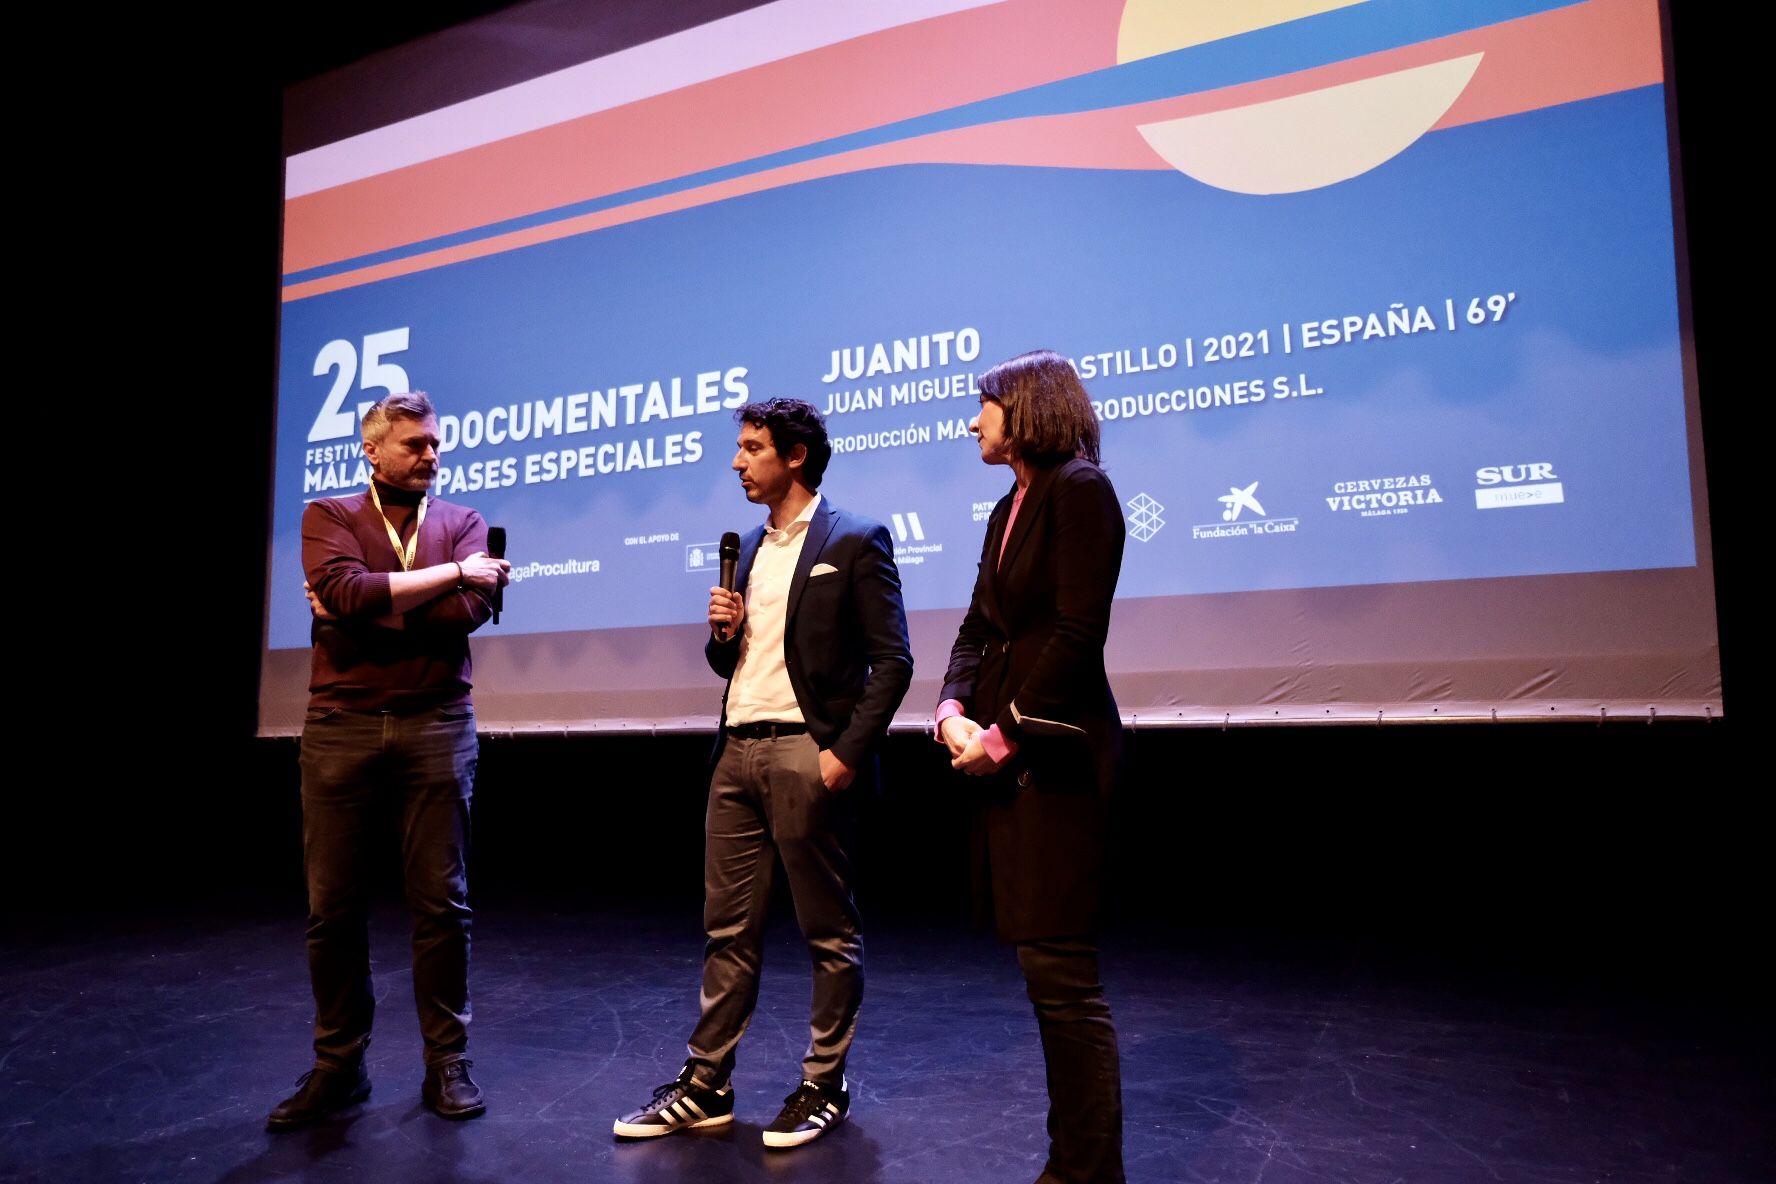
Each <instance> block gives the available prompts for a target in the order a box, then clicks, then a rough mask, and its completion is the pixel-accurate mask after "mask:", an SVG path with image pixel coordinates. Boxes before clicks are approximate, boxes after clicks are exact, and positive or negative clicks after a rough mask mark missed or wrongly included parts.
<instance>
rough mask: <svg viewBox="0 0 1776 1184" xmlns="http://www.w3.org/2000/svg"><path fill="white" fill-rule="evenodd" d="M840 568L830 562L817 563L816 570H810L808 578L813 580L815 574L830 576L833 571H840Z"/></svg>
mask: <svg viewBox="0 0 1776 1184" xmlns="http://www.w3.org/2000/svg"><path fill="white" fill-rule="evenodd" d="M838 570H839V569H838V568H836V567H834V566H833V565H832V564H830V563H816V564H815V565H814V570H813V571H810V572H809V573H808V578H809V579H810V580H811V579H813V578H814V577H815V576H830V575H832V574H833V572H835V571H838Z"/></svg>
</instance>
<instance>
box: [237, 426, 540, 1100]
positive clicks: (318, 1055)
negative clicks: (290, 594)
mask: <svg viewBox="0 0 1776 1184" xmlns="http://www.w3.org/2000/svg"><path fill="white" fill-rule="evenodd" d="M363 438H364V458H365V459H366V460H367V461H368V462H369V464H370V468H371V472H372V481H371V486H370V488H369V489H368V490H366V491H365V492H363V493H360V494H354V495H352V496H350V497H336V498H323V499H321V500H319V501H316V502H313V503H311V504H310V505H309V507H308V509H307V510H306V511H304V513H303V516H302V568H303V571H304V572H305V573H306V575H307V577H308V583H307V589H308V598H309V604H310V607H311V608H312V609H313V611H314V618H315V619H314V625H313V629H312V637H313V640H314V659H313V666H312V672H311V676H310V679H309V700H308V714H307V718H306V720H305V722H304V723H303V726H302V850H303V863H304V865H305V868H306V870H307V876H308V971H309V979H310V982H311V983H312V985H313V987H314V997H315V1023H314V1049H315V1065H314V1068H313V1069H312V1070H310V1071H309V1072H308V1073H306V1074H304V1075H303V1076H302V1078H301V1079H300V1080H299V1081H298V1083H297V1084H298V1088H297V1091H296V1092H295V1093H294V1094H292V1095H291V1096H290V1097H288V1098H286V1099H284V1100H283V1101H282V1102H280V1103H279V1104H278V1106H277V1108H276V1109H274V1110H272V1112H271V1114H270V1115H269V1117H268V1118H267V1119H266V1125H267V1126H268V1127H270V1128H271V1129H272V1130H292V1129H295V1128H297V1127H301V1126H306V1125H308V1124H309V1123H311V1122H315V1121H316V1120H318V1119H321V1118H324V1117H326V1116H327V1115H328V1114H331V1113H333V1112H334V1111H336V1110H340V1109H343V1108H345V1107H347V1106H351V1105H354V1104H356V1103H358V1102H361V1101H363V1100H364V1099H365V1098H366V1097H368V1096H369V1095H370V1078H369V1076H368V1074H367V1073H366V1072H365V1069H364V1049H365V1048H366V1046H368V1045H369V1043H370V1019H371V1013H372V1011H373V1009H374V1006H375V1001H374V998H373V996H372V995H371V991H370V941H369V932H368V925H367V921H368V914H369V908H370V889H371V874H370V859H371V848H372V847H373V846H374V845H375V843H376V840H377V839H379V838H380V837H381V836H380V835H378V834H377V833H375V832H376V830H377V828H376V827H375V825H374V823H375V821H376V819H377V818H378V816H379V815H381V814H382V812H383V811H384V810H385V809H388V808H390V807H392V809H393V811H394V813H395V814H396V816H397V818H398V819H399V826H400V832H401V834H400V838H401V856H402V861H403V866H402V870H403V873H404V877H403V878H404V882H405V884H406V894H407V907H408V909H409V910H410V911H411V912H412V914H413V994H414V998H415V1001H416V1002H417V1004H418V1006H419V1022H420V1030H421V1032H422V1034H423V1036H424V1038H425V1065H426V1072H425V1081H424V1084H423V1086H422V1087H421V1094H422V1096H423V1097H424V1099H425V1103H426V1105H427V1106H429V1107H431V1108H432V1110H434V1111H435V1112H437V1113H438V1114H440V1115H442V1116H443V1117H445V1118H473V1117H474V1116H475V1115H477V1114H480V1113H481V1112H482V1111H483V1110H485V1109H486V1104H485V1102H484V1101H483V1100H482V1096H481V1090H480V1088H479V1087H478V1086H476V1084H475V1082H474V1080H473V1079H472V1078H470V1076H469V1072H468V1070H469V1061H467V1060H466V1059H464V1056H463V1053H464V1050H465V1049H466V1048H467V1045H468V1025H469V987H468V972H469V917H470V913H469V904H468V875H467V870H466V866H465V861H466V856H467V853H468V842H469V798H470V794H471V792H472V790H473V788H474V783H475V761H476V755H477V753H478V751H479V748H478V745H477V741H476V737H475V709H474V706H473V704H472V703H471V702H470V700H469V634H470V633H472V632H473V631H474V630H476V629H477V628H479V627H480V626H481V625H482V623H483V622H485V621H486V620H487V619H488V617H489V616H490V615H491V614H492V611H493V609H492V596H493V592H494V590H495V589H497V588H498V587H499V586H500V585H502V584H504V583H505V582H506V573H507V571H508V570H510V565H509V564H508V563H506V561H505V560H503V559H493V558H490V557H489V556H488V555H487V553H486V552H487V524H486V523H484V522H483V521H482V520H481V515H479V514H477V513H476V512H475V511H473V510H471V509H469V508H467V507H466V506H455V505H451V504H450V503H449V502H445V501H439V500H438V499H437V498H435V497H430V496H428V495H427V493H426V490H427V489H428V488H429V487H430V486H431V483H432V479H433V478H434V477H435V476H436V475H437V471H438V417H437V413H436V412H435V411H434V410H433V409H432V403H431V400H430V399H428V398H427V397H426V396H425V395H424V394H423V393H420V392H417V391H415V392H413V393H410V394H400V395H390V396H389V397H388V398H386V399H383V400H382V401H381V402H379V403H377V404H375V405H374V406H373V407H371V408H370V409H369V410H368V411H366V412H365V413H364V420H363Z"/></svg>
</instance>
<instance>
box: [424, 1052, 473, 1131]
mask: <svg viewBox="0 0 1776 1184" xmlns="http://www.w3.org/2000/svg"><path fill="white" fill-rule="evenodd" d="M474 1063H475V1062H474V1061H467V1060H464V1061H445V1062H444V1063H443V1064H442V1065H433V1066H432V1067H431V1068H429V1069H427V1070H426V1075H425V1084H424V1085H422V1086H420V1087H419V1094H420V1097H422V1098H424V1099H425V1104H426V1105H428V1106H430V1107H431V1108H432V1112H433V1113H434V1114H436V1115H438V1117H440V1118H452V1119H464V1118H473V1117H475V1116H476V1115H477V1114H481V1113H484V1112H485V1111H486V1110H487V1100H486V1099H485V1098H483V1097H482V1096H481V1087H480V1086H478V1085H476V1084H475V1079H474V1078H473V1077H470V1076H469V1066H470V1065H472V1064H474Z"/></svg>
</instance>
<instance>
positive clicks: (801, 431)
mask: <svg viewBox="0 0 1776 1184" xmlns="http://www.w3.org/2000/svg"><path fill="white" fill-rule="evenodd" d="M734 422H735V423H738V424H748V423H749V424H751V425H752V426H753V427H755V428H764V429H765V430H766V431H768V432H770V433H771V443H772V444H773V445H775V446H776V448H777V455H778V456H781V457H783V458H784V459H785V460H788V459H789V454H790V453H792V452H794V451H795V446H796V445H797V444H803V445H806V446H807V449H808V457H807V459H806V460H804V461H803V462H802V481H803V483H804V484H806V485H807V487H808V488H809V489H819V488H820V479H821V478H822V477H824V476H825V475H826V464H827V462H828V461H830V460H831V459H832V442H831V441H829V440H828V439H827V438H826V420H825V419H824V418H823V417H822V416H821V414H820V412H818V411H816V410H815V409H814V404H812V403H804V402H802V401H801V400H800V399H766V400H765V401H764V402H762V403H748V404H746V405H745V406H744V407H741V408H740V409H739V410H737V411H735V412H734Z"/></svg>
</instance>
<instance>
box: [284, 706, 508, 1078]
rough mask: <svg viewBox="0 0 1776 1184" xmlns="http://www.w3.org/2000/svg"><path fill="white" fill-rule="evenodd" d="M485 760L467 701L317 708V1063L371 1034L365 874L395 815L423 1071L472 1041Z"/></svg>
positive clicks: (313, 832) (313, 914)
mask: <svg viewBox="0 0 1776 1184" xmlns="http://www.w3.org/2000/svg"><path fill="white" fill-rule="evenodd" d="M478 752H479V746H478V743H477V741H476V738H475V713H474V710H473V709H472V708H468V707H462V708H448V709H434V710H430V711H419V712H414V713H412V714H408V715H394V714H388V713H382V712H363V711H345V710H341V709H319V710H312V711H310V712H309V713H308V718H307V720H306V722H305V723H304V724H303V726H302V852H303V862H304V864H305V866H306V868H307V872H308V974H309V980H310V982H311V983H312V985H313V987H314V997H315V1035H314V1047H315V1060H316V1063H317V1064H322V1065H333V1066H341V1065H346V1066H349V1065H351V1064H353V1063H355V1062H356V1061H357V1059H358V1058H359V1057H361V1056H362V1055H363V1052H364V1046H365V1045H366V1044H367V1043H369V1040H370V1021H371V1018H372V1015H373V1013H374V1011H375V1007H376V1004H375V999H374V997H373V996H372V994H371V990H370V934H369V925H368V921H369V911H370V887H371V882H372V877H371V872H370V868H371V860H372V859H373V858H374V857H375V855H374V848H375V846H376V841H377V838H378V834H377V827H376V825H375V824H376V822H377V820H378V819H379V818H381V817H383V816H385V814H386V812H387V811H389V810H391V809H392V810H393V811H394V812H395V813H396V815H397V816H398V820H399V825H400V839H401V866H402V870H403V873H404V876H403V879H404V882H405V885H406V895H407V907H408V910H409V911H410V912H411V913H412V915H413V995H414V999H415V1001H416V1002H417V1003H418V1005H419V1027H420V1032H421V1035H423V1036H424V1038H425V1060H426V1064H427V1065H437V1064H442V1063H444V1062H446V1061H451V1060H455V1059H457V1058H459V1057H461V1056H462V1053H463V1049H464V1048H465V1047H466V1046H467V1045H468V1039H469V1033H468V1024H469V983H468V980H469V918H470V915H471V914H470V912H469V899H468V897H469V878H468V870H467V866H466V857H467V854H468V845H469V799H470V797H471V795H472V793H473V790H474V785H475V761H476V756H477V754H478Z"/></svg>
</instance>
